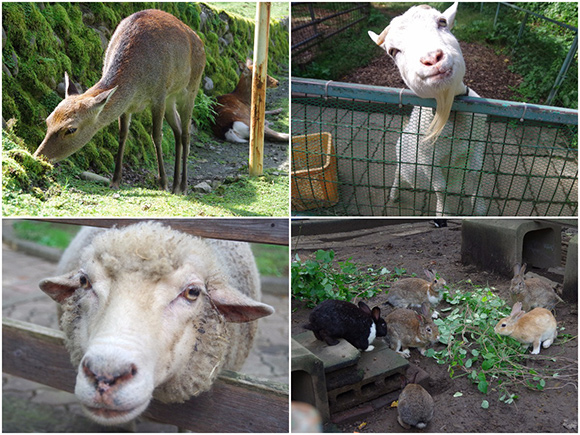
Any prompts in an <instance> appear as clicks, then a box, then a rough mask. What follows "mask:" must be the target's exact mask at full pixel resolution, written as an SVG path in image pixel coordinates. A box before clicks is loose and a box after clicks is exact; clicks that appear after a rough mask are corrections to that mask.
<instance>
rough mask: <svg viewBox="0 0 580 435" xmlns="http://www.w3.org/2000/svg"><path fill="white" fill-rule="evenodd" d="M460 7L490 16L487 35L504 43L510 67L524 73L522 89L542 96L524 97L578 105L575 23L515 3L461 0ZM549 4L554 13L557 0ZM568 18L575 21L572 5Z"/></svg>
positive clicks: (550, 102) (526, 92)
mask: <svg viewBox="0 0 580 435" xmlns="http://www.w3.org/2000/svg"><path fill="white" fill-rule="evenodd" d="M546 4H547V3H543V5H546ZM462 7H465V8H471V9H475V10H478V11H479V12H480V13H482V14H484V15H486V16H488V17H489V19H491V17H493V28H494V31H493V34H492V35H490V38H491V39H492V40H494V41H495V43H496V44H498V45H503V46H504V47H505V51H506V52H507V53H508V54H509V56H510V57H511V59H512V62H513V66H512V67H513V69H515V70H516V71H520V73H522V74H525V80H524V83H523V85H524V88H523V89H522V91H523V92H524V93H525V94H529V95H530V96H532V95H533V96H537V97H540V96H541V97H542V99H541V100H539V99H537V101H534V100H535V99H534V98H531V99H529V100H528V101H530V102H533V103H537V104H547V105H554V106H561V107H569V108H577V107H578V28H577V26H573V25H570V24H567V23H563V22H560V21H557V20H553V19H551V18H548V17H545V16H543V15H541V14H538V13H536V12H533V11H530V10H527V9H523V8H522V7H519V6H517V4H510V3H503V2H502V3H489V2H481V3H463V4H462ZM572 7H576V6H574V5H572ZM553 8H555V9H556V10H555V11H553V12H554V15H555V16H557V15H558V5H557V3H554V4H553ZM570 19H573V20H575V23H574V24H576V23H577V22H578V9H575V17H573V18H570ZM475 25H477V23H475ZM530 72H531V73H530ZM526 88H527V89H526Z"/></svg>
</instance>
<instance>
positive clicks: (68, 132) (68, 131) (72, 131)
mask: <svg viewBox="0 0 580 435" xmlns="http://www.w3.org/2000/svg"><path fill="white" fill-rule="evenodd" d="M75 131H77V129H76V128H74V127H69V128H67V129H66V130H65V131H64V135H65V136H68V135H69V134H73V133H74V132H75Z"/></svg>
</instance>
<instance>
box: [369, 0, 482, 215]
mask: <svg viewBox="0 0 580 435" xmlns="http://www.w3.org/2000/svg"><path fill="white" fill-rule="evenodd" d="M457 4H458V3H457V2H455V3H454V4H453V6H451V7H450V8H449V9H447V10H446V11H445V12H444V13H440V12H438V11H437V10H435V9H433V8H431V7H430V6H427V5H421V6H414V7H412V8H410V9H409V10H408V11H407V12H405V13H404V14H403V15H401V16H399V17H395V18H393V20H392V21H391V23H390V24H389V25H388V26H387V27H386V28H385V29H384V30H383V31H382V33H381V34H380V35H377V34H376V33H374V32H372V31H369V32H368V33H369V36H370V37H371V39H372V40H373V41H374V42H375V43H376V44H377V45H379V46H380V47H381V48H383V49H384V50H385V51H386V52H387V53H388V54H389V56H391V58H393V60H394V61H395V63H396V65H397V67H398V68H399V72H400V74H401V77H402V78H403V81H404V82H405V84H406V85H407V86H408V87H409V88H411V90H412V91H413V92H414V93H415V94H417V95H418V96H419V97H422V98H435V100H436V101H437V108H436V111H435V114H433V112H432V110H431V109H430V108H427V107H420V106H415V107H414V108H413V110H412V112H411V116H410V119H409V122H408V124H407V125H406V126H405V127H404V129H403V132H402V134H401V137H400V138H399V140H398V141H397V145H396V154H397V162H398V163H397V165H398V166H397V170H396V174H395V179H394V182H393V186H392V188H391V191H390V195H389V202H392V201H395V200H396V198H397V195H398V194H399V193H400V192H399V186H400V184H401V183H403V182H405V183H407V184H409V185H410V186H411V187H412V188H413V190H414V191H415V192H414V193H415V195H416V194H417V192H429V191H435V196H436V205H435V214H436V215H437V216H443V215H445V214H448V213H447V210H453V211H455V212H457V211H460V209H461V207H464V205H463V204H462V203H461V201H460V200H459V199H458V197H460V196H465V195H467V196H470V197H471V209H469V210H467V211H465V213H466V214H485V213H486V209H487V205H486V202H485V201H484V200H483V198H481V197H480V196H478V195H476V192H477V190H478V188H477V184H478V180H477V177H478V173H480V172H481V169H482V167H483V161H484V155H485V140H486V137H487V133H486V132H485V129H486V117H485V116H482V115H476V114H468V113H460V112H455V113H454V114H453V116H451V118H452V121H453V123H449V124H447V121H448V120H449V118H450V115H451V106H452V105H453V99H454V97H455V96H458V95H465V96H470V97H479V95H478V94H477V93H476V92H474V91H473V90H471V89H469V88H467V86H465V84H464V83H463V77H464V75H465V62H464V60H463V55H462V54H461V48H460V47H459V43H458V42H457V39H455V37H454V36H453V34H452V33H451V31H450V30H451V28H452V27H453V24H454V20H455V14H456V12H457ZM446 124H447V125H446ZM472 132H473V136H472ZM421 136H423V138H421ZM415 195H414V196H415ZM429 202H430V198H429V197H427V196H425V205H424V207H426V208H427V210H431V208H429ZM416 203H417V201H416V200H415V204H416ZM451 214H457V213H451Z"/></svg>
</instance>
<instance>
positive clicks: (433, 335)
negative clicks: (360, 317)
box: [385, 303, 439, 358]
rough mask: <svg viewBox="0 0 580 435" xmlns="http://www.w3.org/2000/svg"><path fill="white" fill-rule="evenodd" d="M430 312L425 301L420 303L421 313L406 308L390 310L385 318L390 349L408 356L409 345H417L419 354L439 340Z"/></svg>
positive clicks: (409, 354)
mask: <svg viewBox="0 0 580 435" xmlns="http://www.w3.org/2000/svg"><path fill="white" fill-rule="evenodd" d="M430 314H431V313H430V312H429V306H428V304H427V303H424V304H423V305H421V314H419V313H417V312H416V311H414V310H411V309H408V308H397V309H396V310H394V311H392V312H390V313H389V315H388V316H387V317H386V319H385V320H386V322H387V338H388V340H389V346H390V347H391V349H393V350H394V351H395V352H397V353H400V354H401V355H402V356H403V357H405V358H409V356H411V352H410V351H409V347H417V348H419V351H420V352H421V355H425V350H426V348H427V346H428V345H429V344H430V343H435V342H437V340H439V329H438V328H437V326H436V325H435V324H434V323H433V320H432V319H431V315H430ZM401 348H402V349H403V350H402V351H401Z"/></svg>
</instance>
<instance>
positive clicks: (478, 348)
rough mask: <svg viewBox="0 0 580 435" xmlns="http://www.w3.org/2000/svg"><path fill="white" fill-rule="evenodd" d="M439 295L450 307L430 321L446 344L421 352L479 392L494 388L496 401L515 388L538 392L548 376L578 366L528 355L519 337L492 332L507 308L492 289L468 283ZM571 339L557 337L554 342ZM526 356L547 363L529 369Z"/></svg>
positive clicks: (572, 373)
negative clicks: (469, 286) (467, 286)
mask: <svg viewBox="0 0 580 435" xmlns="http://www.w3.org/2000/svg"><path fill="white" fill-rule="evenodd" d="M443 296H444V299H445V300H446V301H447V302H448V303H449V304H451V305H452V307H451V308H446V309H442V310H441V312H442V313H443V312H446V311H450V312H449V314H448V315H447V316H446V317H445V318H440V319H437V320H435V324H436V325H437V326H438V327H439V333H440V341H441V342H442V343H443V344H445V345H446V348H445V349H443V350H441V351H435V350H434V349H429V350H428V351H427V354H426V355H427V356H428V357H432V358H435V360H436V361H437V362H438V363H439V364H448V366H449V367H448V370H449V375H450V377H451V378H452V379H455V378H458V377H461V376H467V377H468V378H469V379H470V380H471V381H472V382H473V383H474V384H476V385H477V389H478V390H479V391H480V392H481V393H482V394H488V393H489V392H490V391H498V392H499V394H500V397H499V400H500V401H501V402H504V403H507V404H509V403H512V402H513V401H514V400H515V399H517V397H518V396H517V394H516V393H515V392H514V390H515V388H516V386H522V385H523V386H525V387H526V388H529V389H532V390H536V391H542V390H543V389H544V388H545V387H546V382H547V381H548V380H550V379H556V378H559V379H562V378H570V379H571V381H572V382H574V380H575V379H576V376H577V367H576V369H571V368H570V366H569V362H568V361H566V359H565V358H563V357H554V356H550V357H548V356H543V355H530V354H529V353H528V352H527V351H526V349H525V347H524V346H523V345H521V344H520V343H519V342H518V341H516V340H514V339H513V338H511V337H506V336H501V335H498V334H496V333H495V332H494V329H493V328H494V327H495V325H496V324H497V322H499V320H500V319H502V318H503V317H506V316H507V315H509V312H510V307H509V306H506V304H505V302H504V301H503V300H502V299H500V298H499V297H498V296H497V295H496V294H495V293H493V291H492V289H490V288H487V287H486V288H483V287H476V286H473V287H472V290H471V291H467V292H464V293H462V292H459V291H455V292H454V293H451V292H450V291H448V290H446V291H445V292H444V294H443ZM570 338H571V337H569V336H566V335H559V337H558V341H560V343H563V342H565V341H566V340H568V339H570ZM561 340H563V341H561ZM528 359H534V360H536V361H538V360H544V361H550V362H551V363H552V364H547V365H546V367H543V368H539V367H536V368H532V367H528V366H527V365H526V361H527V360H528ZM572 367H573V366H572Z"/></svg>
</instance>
